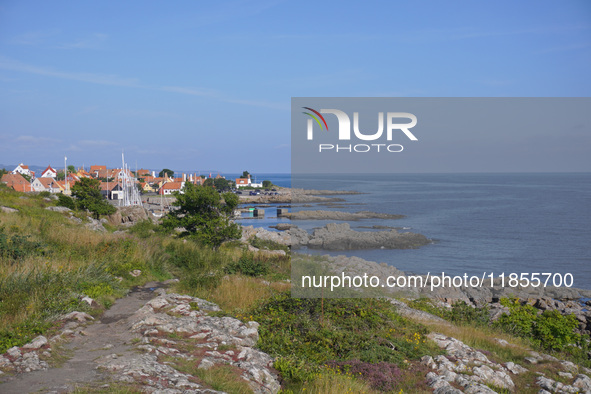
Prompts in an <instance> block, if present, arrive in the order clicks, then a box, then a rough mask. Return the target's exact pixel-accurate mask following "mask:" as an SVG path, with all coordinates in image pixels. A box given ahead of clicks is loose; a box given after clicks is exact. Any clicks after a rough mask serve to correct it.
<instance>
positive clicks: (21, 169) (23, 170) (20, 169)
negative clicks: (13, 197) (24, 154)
mask: <svg viewBox="0 0 591 394" xmlns="http://www.w3.org/2000/svg"><path fill="white" fill-rule="evenodd" d="M12 173H13V174H22V175H27V176H35V173H34V172H31V170H29V166H26V165H24V164H23V163H21V164H19V165H18V166H16V168H15V169H14V170H12Z"/></svg>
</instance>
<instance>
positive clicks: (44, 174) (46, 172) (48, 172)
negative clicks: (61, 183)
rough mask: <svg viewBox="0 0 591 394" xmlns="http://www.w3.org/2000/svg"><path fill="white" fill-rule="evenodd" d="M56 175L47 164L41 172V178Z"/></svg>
mask: <svg viewBox="0 0 591 394" xmlns="http://www.w3.org/2000/svg"><path fill="white" fill-rule="evenodd" d="M56 176H57V171H56V170H54V169H53V168H52V167H51V166H47V168H46V169H44V170H43V172H42V173H41V178H55V177H56Z"/></svg>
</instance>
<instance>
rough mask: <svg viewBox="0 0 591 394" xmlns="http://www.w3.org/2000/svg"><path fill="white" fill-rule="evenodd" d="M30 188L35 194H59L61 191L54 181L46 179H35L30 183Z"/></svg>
mask: <svg viewBox="0 0 591 394" xmlns="http://www.w3.org/2000/svg"><path fill="white" fill-rule="evenodd" d="M31 188H32V189H33V191H36V192H45V191H46V192H50V193H59V192H60V191H61V190H62V189H61V187H60V186H59V184H58V183H57V181H56V180H55V179H53V178H48V177H45V178H43V177H41V178H35V180H34V181H33V182H31Z"/></svg>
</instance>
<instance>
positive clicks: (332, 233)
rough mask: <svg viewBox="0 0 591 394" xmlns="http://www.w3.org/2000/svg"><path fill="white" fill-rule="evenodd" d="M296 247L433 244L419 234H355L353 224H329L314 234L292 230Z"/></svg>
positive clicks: (382, 246)
mask: <svg viewBox="0 0 591 394" xmlns="http://www.w3.org/2000/svg"><path fill="white" fill-rule="evenodd" d="M290 232H291V234H292V247H294V248H298V247H301V246H306V247H308V248H310V249H326V250H354V249H414V248H418V247H420V246H423V245H427V244H429V243H431V240H429V239H428V238H427V237H425V236H424V235H422V234H417V233H401V232H399V231H397V230H395V229H392V230H389V231H355V230H352V229H351V226H350V225H349V223H338V224H337V223H329V224H327V225H326V226H324V227H323V228H320V229H316V230H314V232H313V233H312V234H311V235H310V234H307V232H306V231H304V230H302V229H297V230H296V229H294V228H292V229H291V230H290Z"/></svg>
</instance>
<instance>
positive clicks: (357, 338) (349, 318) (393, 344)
mask: <svg viewBox="0 0 591 394" xmlns="http://www.w3.org/2000/svg"><path fill="white" fill-rule="evenodd" d="M251 315H252V319H253V320H255V321H257V322H259V324H260V327H259V333H260V339H259V343H258V346H259V348H260V349H261V350H263V351H264V352H267V353H269V354H270V355H271V356H274V357H281V358H280V359H278V360H280V361H279V362H278V364H277V366H276V367H277V368H278V370H280V371H281V373H282V376H283V377H284V378H285V379H288V380H290V379H293V380H295V379H306V378H307V376H308V374H309V373H311V372H313V371H314V370H318V368H320V367H321V366H322V365H324V364H325V363H327V362H330V361H335V362H341V361H349V360H359V361H360V362H364V363H379V362H387V363H392V364H397V365H403V364H404V360H406V359H417V358H420V357H422V356H424V355H425V354H435V352H438V350H436V349H435V348H434V347H431V346H432V345H431V344H430V343H428V342H427V341H426V338H425V335H426V334H427V330H426V328H425V327H424V326H422V325H420V324H417V323H414V322H411V321H409V320H406V319H404V318H403V317H401V316H399V315H398V314H397V313H396V312H395V309H394V307H393V306H392V304H390V303H389V302H387V301H385V300H375V299H342V298H341V299H324V300H322V299H297V298H291V297H290V296H289V295H288V294H281V295H278V296H276V297H274V298H272V299H269V300H267V301H265V302H264V303H262V304H261V305H260V306H258V307H257V308H255V309H254V310H252V311H251ZM249 319H250V318H249ZM306 364H308V366H306ZM308 368H310V369H308Z"/></svg>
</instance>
